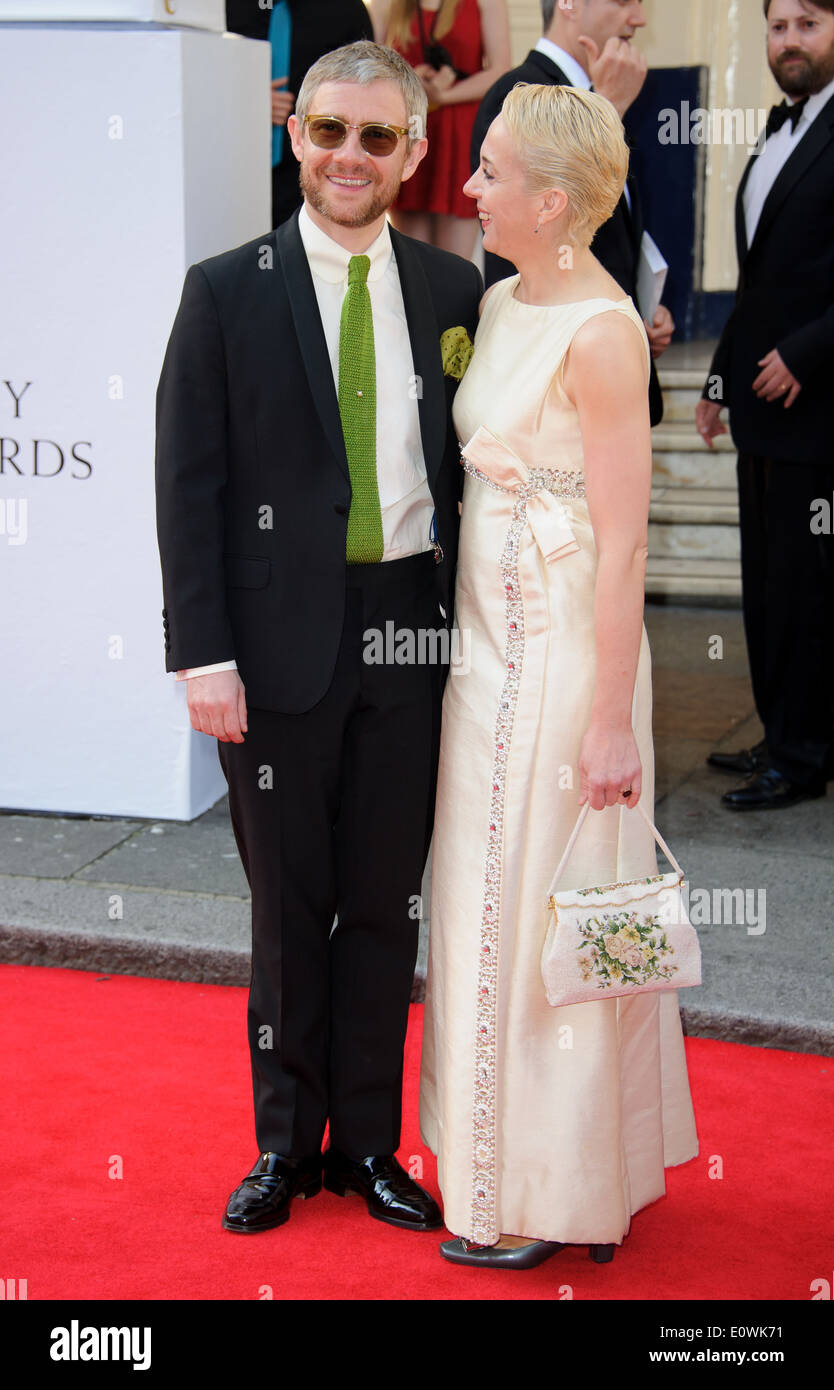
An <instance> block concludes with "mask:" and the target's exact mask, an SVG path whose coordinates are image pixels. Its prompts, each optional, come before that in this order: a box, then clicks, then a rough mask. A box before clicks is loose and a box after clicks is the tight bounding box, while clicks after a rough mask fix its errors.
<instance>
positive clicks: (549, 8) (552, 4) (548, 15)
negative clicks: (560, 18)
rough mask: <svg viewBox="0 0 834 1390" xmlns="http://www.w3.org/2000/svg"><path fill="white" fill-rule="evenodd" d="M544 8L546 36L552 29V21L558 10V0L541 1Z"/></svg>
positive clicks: (543, 18) (543, 24)
mask: <svg viewBox="0 0 834 1390" xmlns="http://www.w3.org/2000/svg"><path fill="white" fill-rule="evenodd" d="M541 7H542V33H543V34H546V33H547V31H548V29H549V28H550V21H551V19H552V18H553V11H554V10H555V8H556V0H541Z"/></svg>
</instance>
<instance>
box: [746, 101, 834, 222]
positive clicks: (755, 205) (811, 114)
mask: <svg viewBox="0 0 834 1390" xmlns="http://www.w3.org/2000/svg"><path fill="white" fill-rule="evenodd" d="M832 96H834V79H832V81H831V82H829V83H828V86H827V87H823V89H822V91H821V92H815V93H814V95H813V96H811V97H809V98H808V102H807V105H806V106H805V109H804V111H803V112H802V115H801V116H800V118H799V120H798V121H797V123H796V130H792V129H791V123H790V121H785V124H784V125H783V126H782V127H781V129H779V130H776V131H774V133H773V134H772V135H769V136H768V138H767V140H766V141H765V145H764V149H763V150H762V152H761V154H758V155H756V157H755V159H754V161H753V167H752V169H751V170H750V177H749V178H748V180H747V183H746V184H745V185H744V197H743V200H742V201H743V203H744V221H745V225H746V227H747V245H748V246H750V245H751V244H752V241H753V237H754V236H755V235H756V228H757V227H758V225H759V218H760V217H761V215H762V208H763V207H764V205H765V203H766V201H767V197H768V194H769V193H770V190H771V188H772V187H773V185H774V183H775V182H776V180H777V178H778V177H779V174H780V173H781V171H782V169H783V168H784V166H785V164H786V163H787V162H788V160H789V159H790V157H791V155H792V154H793V152H794V150H795V149H796V147H797V145H798V144H799V142H800V140H801V139H802V138H803V136H804V135H805V134H806V133H807V131H808V130H809V129H810V127H811V125H812V123H813V121H814V120H815V118H816V117H817V116H818V115H819V113H820V111H821V110H822V108H823V107H824V106H825V104H826V102H828V101H830V99H831V97H832ZM787 102H788V105H789V106H793V104H794V101H793V98H791V97H788V98H787Z"/></svg>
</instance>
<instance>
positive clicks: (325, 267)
mask: <svg viewBox="0 0 834 1390" xmlns="http://www.w3.org/2000/svg"><path fill="white" fill-rule="evenodd" d="M298 230H299V232H300V234H301V240H302V242H303V244H304V250H305V251H306V253H307V260H308V261H309V264H310V269H311V271H312V272H313V274H314V275H318V276H319V278H320V279H322V280H329V281H330V283H331V284H333V285H338V284H340V283H347V275H348V266H349V265H350V261H351V257H352V256H354V255H357V254H359V253H357V252H355V251H348V250H347V249H346V248H345V247H344V246H340V245H339V243H338V241H334V240H333V238H332V237H329V236H328V235H327V233H326V232H323V231H322V229H321V227H319V226H317V224H316V223H315V222H314V221H313V219H312V217H311V216H310V214H309V212H308V211H307V204H306V203H304V204H303V206H302V208H301V211H300V213H299V214H298ZM362 254H364V255H366V256H368V257H369V258H370V262H371V266H370V270H369V271H368V279H369V280H381V279H382V277H383V275H384V274H385V272H386V270H387V269H388V266H389V264H390V261H391V256H392V254H393V247H392V245H391V234H390V232H389V230H388V223H387V221H386V222H385V223H384V225H383V228H382V231H381V232H380V234H379V236H378V237H377V239H376V241H374V242H372V243H371V245H370V246H369V247H368V249H367V251H365V252H364V253H362Z"/></svg>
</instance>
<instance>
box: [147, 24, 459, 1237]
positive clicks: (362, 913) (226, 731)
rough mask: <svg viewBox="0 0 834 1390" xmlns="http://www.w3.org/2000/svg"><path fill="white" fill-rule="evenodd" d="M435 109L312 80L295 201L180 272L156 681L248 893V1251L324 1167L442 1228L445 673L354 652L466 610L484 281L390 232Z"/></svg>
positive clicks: (390, 1212) (404, 75)
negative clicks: (217, 774)
mask: <svg viewBox="0 0 834 1390" xmlns="http://www.w3.org/2000/svg"><path fill="white" fill-rule="evenodd" d="M425 115H426V98H425V93H424V91H423V88H422V85H421V84H420V82H419V81H418V79H417V78H416V76H415V74H414V73H413V71H412V69H411V68H410V67H409V66H408V64H407V63H405V62H404V60H403V59H402V58H400V57H399V56H398V55H397V54H394V53H392V52H391V51H390V50H387V49H382V48H379V47H377V46H376V45H375V44H372V43H368V42H361V43H356V44H352V45H350V46H348V47H346V48H342V49H340V50H338V51H336V52H334V53H331V54H328V55H326V56H325V57H324V58H322V59H320V60H319V62H318V63H316V64H315V65H314V67H313V68H312V69H311V71H310V72H309V73H308V74H307V77H306V78H305V80H304V83H303V84H302V87H301V91H300V93H299V96H298V102H297V108H296V114H295V115H293V116H291V117H290V120H289V127H288V128H289V132H290V136H291V138H292V143H293V149H294V150H295V153H296V156H297V158H298V160H299V162H300V176H301V182H302V186H303V190H304V198H305V201H304V205H303V207H302V209H301V210H300V212H298V213H296V214H294V215H293V217H292V218H290V220H289V221H288V222H286V223H285V224H284V225H283V226H282V227H280V228H279V229H278V230H277V232H274V233H272V234H270V235H268V236H264V237H262V238H260V239H258V240H257V241H253V242H251V243H249V244H248V245H246V246H243V247H240V248H238V249H237V250H234V251H230V252H227V253H225V254H224V255H221V256H215V257H213V258H211V259H210V260H207V261H204V262H202V263H201V264H200V265H196V266H192V267H191V268H190V270H189V271H188V274H187V276H186V279H185V285H184V288H183V294H182V301H181V304H180V308H179V312H178V314H177V317H176V321H175V324H174V327H173V331H172V334H171V339H170V342H169V345H168V350H167V353H166V357H165V363H164V366H163V370H162V376H161V379H160V385H159V393H158V407H157V497H158V531H159V543H160V554H161V558H162V571H163V587H164V595H165V612H164V626H165V635H166V651H167V663H166V664H167V668H168V670H174V671H177V672H178V674H179V675H180V677H182V678H185V679H187V682H188V706H189V711H190V714H191V722H192V725H193V726H194V728H195V729H198V730H201V731H202V732H204V733H206V734H211V735H214V736H215V737H216V738H217V739H218V740H219V744H218V747H219V753H220V760H221V763H222V765H223V769H224V772H225V774H226V778H227V780H228V783H229V805H230V810H231V816H232V824H233V827H234V831H235V836H236V839H237V843H238V847H239V849H240V854H241V859H242V861H243V866H244V869H245V870H246V874H247V877H248V880H249V884H250V887H251V890H252V980H251V987H250V995H249V1044H250V1052H251V1059H252V1078H253V1090H254V1102H255V1128H256V1136H257V1141H258V1147H259V1149H260V1157H259V1158H258V1161H257V1163H256V1164H255V1166H254V1167H253V1169H252V1170H251V1172H250V1173H249V1174H248V1175H247V1177H246V1178H244V1180H243V1182H242V1183H241V1184H240V1185H239V1187H238V1188H237V1189H236V1190H235V1192H234V1193H233V1194H232V1196H231V1198H230V1200H229V1204H228V1206H227V1209H226V1213H225V1216H224V1218H223V1225H224V1226H225V1228H226V1229H227V1230H229V1231H234V1232H240V1233H246V1232H256V1231H263V1230H267V1229H269V1228H270V1227H272V1226H277V1225H280V1224H281V1223H282V1222H284V1221H286V1220H287V1219H288V1217H289V1214H290V1203H291V1202H292V1200H293V1198H294V1197H295V1196H312V1195H314V1194H315V1193H317V1192H318V1191H319V1189H320V1188H321V1185H322V1169H323V1170H324V1183H325V1185H326V1186H327V1187H328V1188H329V1189H330V1190H331V1191H333V1192H336V1193H338V1194H340V1195H342V1196H344V1195H346V1194H347V1193H348V1192H357V1193H359V1194H361V1195H362V1196H364V1198H365V1200H366V1202H367V1205H368V1209H369V1211H370V1212H371V1214H372V1215H373V1216H376V1217H378V1218H379V1219H380V1220H383V1221H388V1222H390V1223H391V1224H393V1225H397V1226H403V1227H407V1228H410V1229H416V1230H430V1229H434V1228H436V1227H438V1226H440V1225H441V1224H442V1222H441V1217H440V1212H439V1210H438V1208H437V1205H436V1203H435V1202H434V1201H433V1199H432V1198H431V1197H430V1196H429V1194H428V1193H426V1192H424V1191H423V1189H422V1188H420V1187H418V1186H417V1184H416V1183H415V1182H413V1181H412V1180H411V1178H410V1177H409V1176H408V1175H407V1174H406V1173H405V1172H404V1171H403V1169H402V1168H401V1167H400V1165H399V1164H398V1163H397V1161H396V1159H395V1158H394V1153H395V1151H396V1149H397V1147H398V1146H399V1141H400V1113H401V1097H402V1070H403V1044H404V1040H405V1033H406V1026H407V1020H408V1006H409V1000H410V993H411V984H412V979H413V974H414V965H415V960H416V954H417V934H418V927H419V916H420V913H419V894H420V886H421V879H422V874H423V869H424V866H425V860H426V854H427V851H428V845H429V839H430V835H431V823H432V813H433V803H434V789H435V773H436V765H437V754H438V742H439V725H440V696H441V687H442V682H443V674H444V672H443V669H442V668H441V666H440V665H439V664H437V661H438V645H437V644H434V643H430V642H426V643H425V646H424V645H423V644H421V643H420V642H419V641H418V642H416V643H414V642H413V643H412V648H416V651H417V660H416V661H415V662H413V663H412V664H400V661H401V658H397V659H396V660H395V659H392V658H391V654H390V652H389V653H387V660H384V661H383V662H382V663H381V664H377V662H376V659H375V658H376V657H378V655H379V651H378V644H376V645H374V644H373V643H371V645H370V646H369V641H370V639H371V638H372V637H374V635H375V634H383V635H386V634H387V633H388V631H389V628H388V624H390V625H391V630H392V631H395V632H396V634H397V635H398V636H399V634H400V633H401V632H403V631H405V632H406V633H410V634H412V636H414V635H419V634H420V633H434V634H437V632H438V630H441V631H442V635H443V636H444V637H448V630H447V628H446V627H444V621H446V615H448V617H449V619H451V617H452V613H453V605H452V585H453V579H454V570H455V562H456V552H457V530H458V499H459V497H460V483H461V468H460V459H459V451H458V447H457V441H456V438H455V434H454V429H453V427H452V423H451V405H452V399H453V394H454V388H455V382H454V380H453V379H452V378H451V377H449V376H444V368H443V357H442V352H441V336H442V335H443V334H444V333H445V332H446V331H447V330H448V329H451V328H455V329H457V330H461V329H465V330H466V332H467V333H468V334H469V336H470V338H471V337H473V336H474V332H475V325H476V322H477V309H478V303H479V299H480V295H481V288H482V287H481V280H480V276H479V274H478V272H477V270H476V269H475V267H474V266H473V265H471V264H470V263H469V262H468V261H463V260H461V259H460V258H459V257H457V256H453V255H451V254H449V253H447V252H445V251H440V250H438V249H437V248H435V247H432V246H428V245H424V244H423V243H422V242H417V241H413V240H411V239H410V238H408V237H404V236H401V235H400V234H398V233H397V232H396V231H394V230H393V229H390V230H389V227H388V224H387V221H386V216H385V214H386V210H387V208H388V207H389V206H390V204H391V203H392V202H393V200H394V198H395V197H396V194H397V192H398V190H399V187H400V184H401V182H402V180H403V179H406V178H408V177H410V175H411V174H412V173H413V171H414V169H415V168H416V167H417V165H418V163H419V161H420V160H421V159H422V158H423V155H424V154H425V151H426V141H425V138H422V132H423V131H424V130H425ZM456 336H457V337H460V336H461V334H460V332H458V334H457V335H456ZM389 645H390V644H389ZM372 652H373V653H374V655H371V653H372ZM441 654H442V650H441ZM334 918H337V921H336V925H335V926H334ZM328 1122H329V1126H330V1147H329V1148H328V1150H327V1151H326V1153H325V1154H324V1155H322V1153H321V1144H322V1140H323V1136H324V1131H325V1125H326V1124H327V1123H328Z"/></svg>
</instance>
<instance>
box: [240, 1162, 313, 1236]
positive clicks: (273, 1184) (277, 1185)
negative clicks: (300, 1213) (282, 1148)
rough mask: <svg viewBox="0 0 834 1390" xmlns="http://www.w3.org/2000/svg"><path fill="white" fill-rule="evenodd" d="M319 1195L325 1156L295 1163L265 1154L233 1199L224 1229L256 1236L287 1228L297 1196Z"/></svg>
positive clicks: (248, 1174)
mask: <svg viewBox="0 0 834 1390" xmlns="http://www.w3.org/2000/svg"><path fill="white" fill-rule="evenodd" d="M317 1192H321V1154H313V1155H311V1156H310V1157H309V1158H301V1159H299V1160H298V1161H297V1162H293V1161H292V1160H291V1159H288V1158H283V1157H282V1156H281V1154H276V1153H262V1154H261V1156H260V1158H259V1159H258V1161H257V1163H256V1164H255V1166H254V1168H253V1169H252V1170H251V1172H249V1173H247V1175H246V1177H245V1178H244V1179H243V1182H242V1183H241V1184H240V1186H239V1187H236V1188H235V1190H234V1192H233V1193H232V1195H231V1197H230V1198H229V1202H228V1205H227V1207H226V1212H225V1215H224V1217H223V1228H224V1230H226V1231H236V1232H237V1233H238V1234H239V1235H254V1234H256V1233H257V1232H258V1231H269V1230H271V1229H272V1227H273V1226H283V1224H284V1222H285V1221H289V1219H290V1204H291V1202H292V1199H293V1197H315V1195H316V1193H317Z"/></svg>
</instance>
